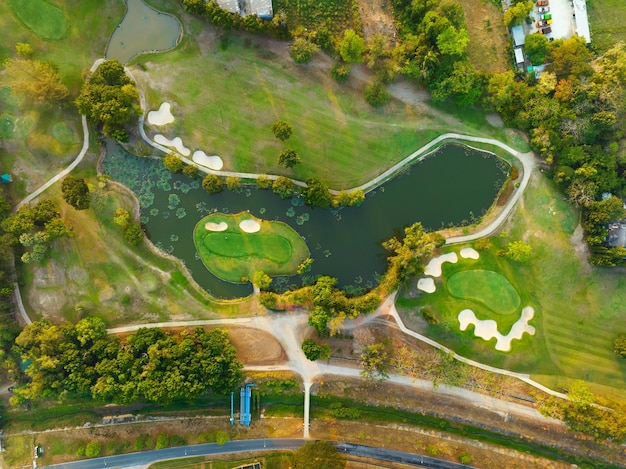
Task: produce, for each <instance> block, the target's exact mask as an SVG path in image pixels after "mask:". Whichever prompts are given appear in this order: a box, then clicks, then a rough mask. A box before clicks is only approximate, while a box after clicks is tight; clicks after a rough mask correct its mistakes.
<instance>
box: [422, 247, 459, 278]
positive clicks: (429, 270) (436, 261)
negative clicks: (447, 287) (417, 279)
mask: <svg viewBox="0 0 626 469" xmlns="http://www.w3.org/2000/svg"><path fill="white" fill-rule="evenodd" d="M458 261H459V258H458V257H457V255H456V252H450V253H448V254H442V255H441V256H438V257H433V258H432V259H431V260H430V262H429V263H428V265H427V266H426V268H425V269H424V275H430V276H431V277H441V264H443V263H444V262H452V263H453V264H456V263H457V262H458Z"/></svg>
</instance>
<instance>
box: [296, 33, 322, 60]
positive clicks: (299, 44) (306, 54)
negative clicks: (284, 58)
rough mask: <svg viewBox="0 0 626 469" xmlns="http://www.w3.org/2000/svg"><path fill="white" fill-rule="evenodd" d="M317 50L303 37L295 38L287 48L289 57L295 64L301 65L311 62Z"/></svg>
mask: <svg viewBox="0 0 626 469" xmlns="http://www.w3.org/2000/svg"><path fill="white" fill-rule="evenodd" d="M317 50H318V48H317V46H316V45H315V44H313V43H312V42H309V41H307V40H306V39H305V38H303V37H299V38H297V39H296V40H295V41H294V42H293V44H292V45H291V47H290V48H289V55H290V56H291V58H292V59H293V61H294V62H295V63H297V64H303V63H306V62H308V61H309V60H311V58H312V57H313V54H315V53H316V52H317Z"/></svg>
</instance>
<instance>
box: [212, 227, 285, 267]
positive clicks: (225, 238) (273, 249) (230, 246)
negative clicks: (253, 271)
mask: <svg viewBox="0 0 626 469" xmlns="http://www.w3.org/2000/svg"><path fill="white" fill-rule="evenodd" d="M204 245H205V246H206V248H207V249H208V250H209V251H211V252H213V253H214V254H216V255H218V256H224V257H235V258H239V257H248V256H253V257H265V258H266V259H269V260H271V261H273V262H276V263H277V264H284V263H285V262H287V261H288V260H289V259H290V258H291V252H292V249H291V243H290V242H289V240H287V239H286V238H284V237H282V236H280V235H275V234H271V233H270V234H258V233H249V234H242V233H233V232H229V231H226V232H215V233H208V234H207V235H206V236H205V237H204Z"/></svg>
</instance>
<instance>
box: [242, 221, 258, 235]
mask: <svg viewBox="0 0 626 469" xmlns="http://www.w3.org/2000/svg"><path fill="white" fill-rule="evenodd" d="M239 228H241V231H245V232H246V233H256V232H257V231H259V230H260V229H261V224H260V223H259V222H258V221H256V220H242V221H240V222H239Z"/></svg>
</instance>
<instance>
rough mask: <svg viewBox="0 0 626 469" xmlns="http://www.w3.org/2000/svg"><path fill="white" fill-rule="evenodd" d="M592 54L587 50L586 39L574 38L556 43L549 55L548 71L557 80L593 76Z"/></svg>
mask: <svg viewBox="0 0 626 469" xmlns="http://www.w3.org/2000/svg"><path fill="white" fill-rule="evenodd" d="M591 57H592V56H591V52H590V51H589V49H588V48H587V44H586V42H585V38H583V37H580V36H573V37H570V38H569V39H564V40H559V41H554V43H553V44H552V45H551V47H550V52H549V53H548V62H550V66H549V67H548V70H549V71H551V72H553V73H555V74H556V76H557V78H559V79H561V78H564V79H569V78H570V77H574V78H576V77H581V76H591V74H592V73H593V70H592V68H591V65H589V61H590V60H591Z"/></svg>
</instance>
